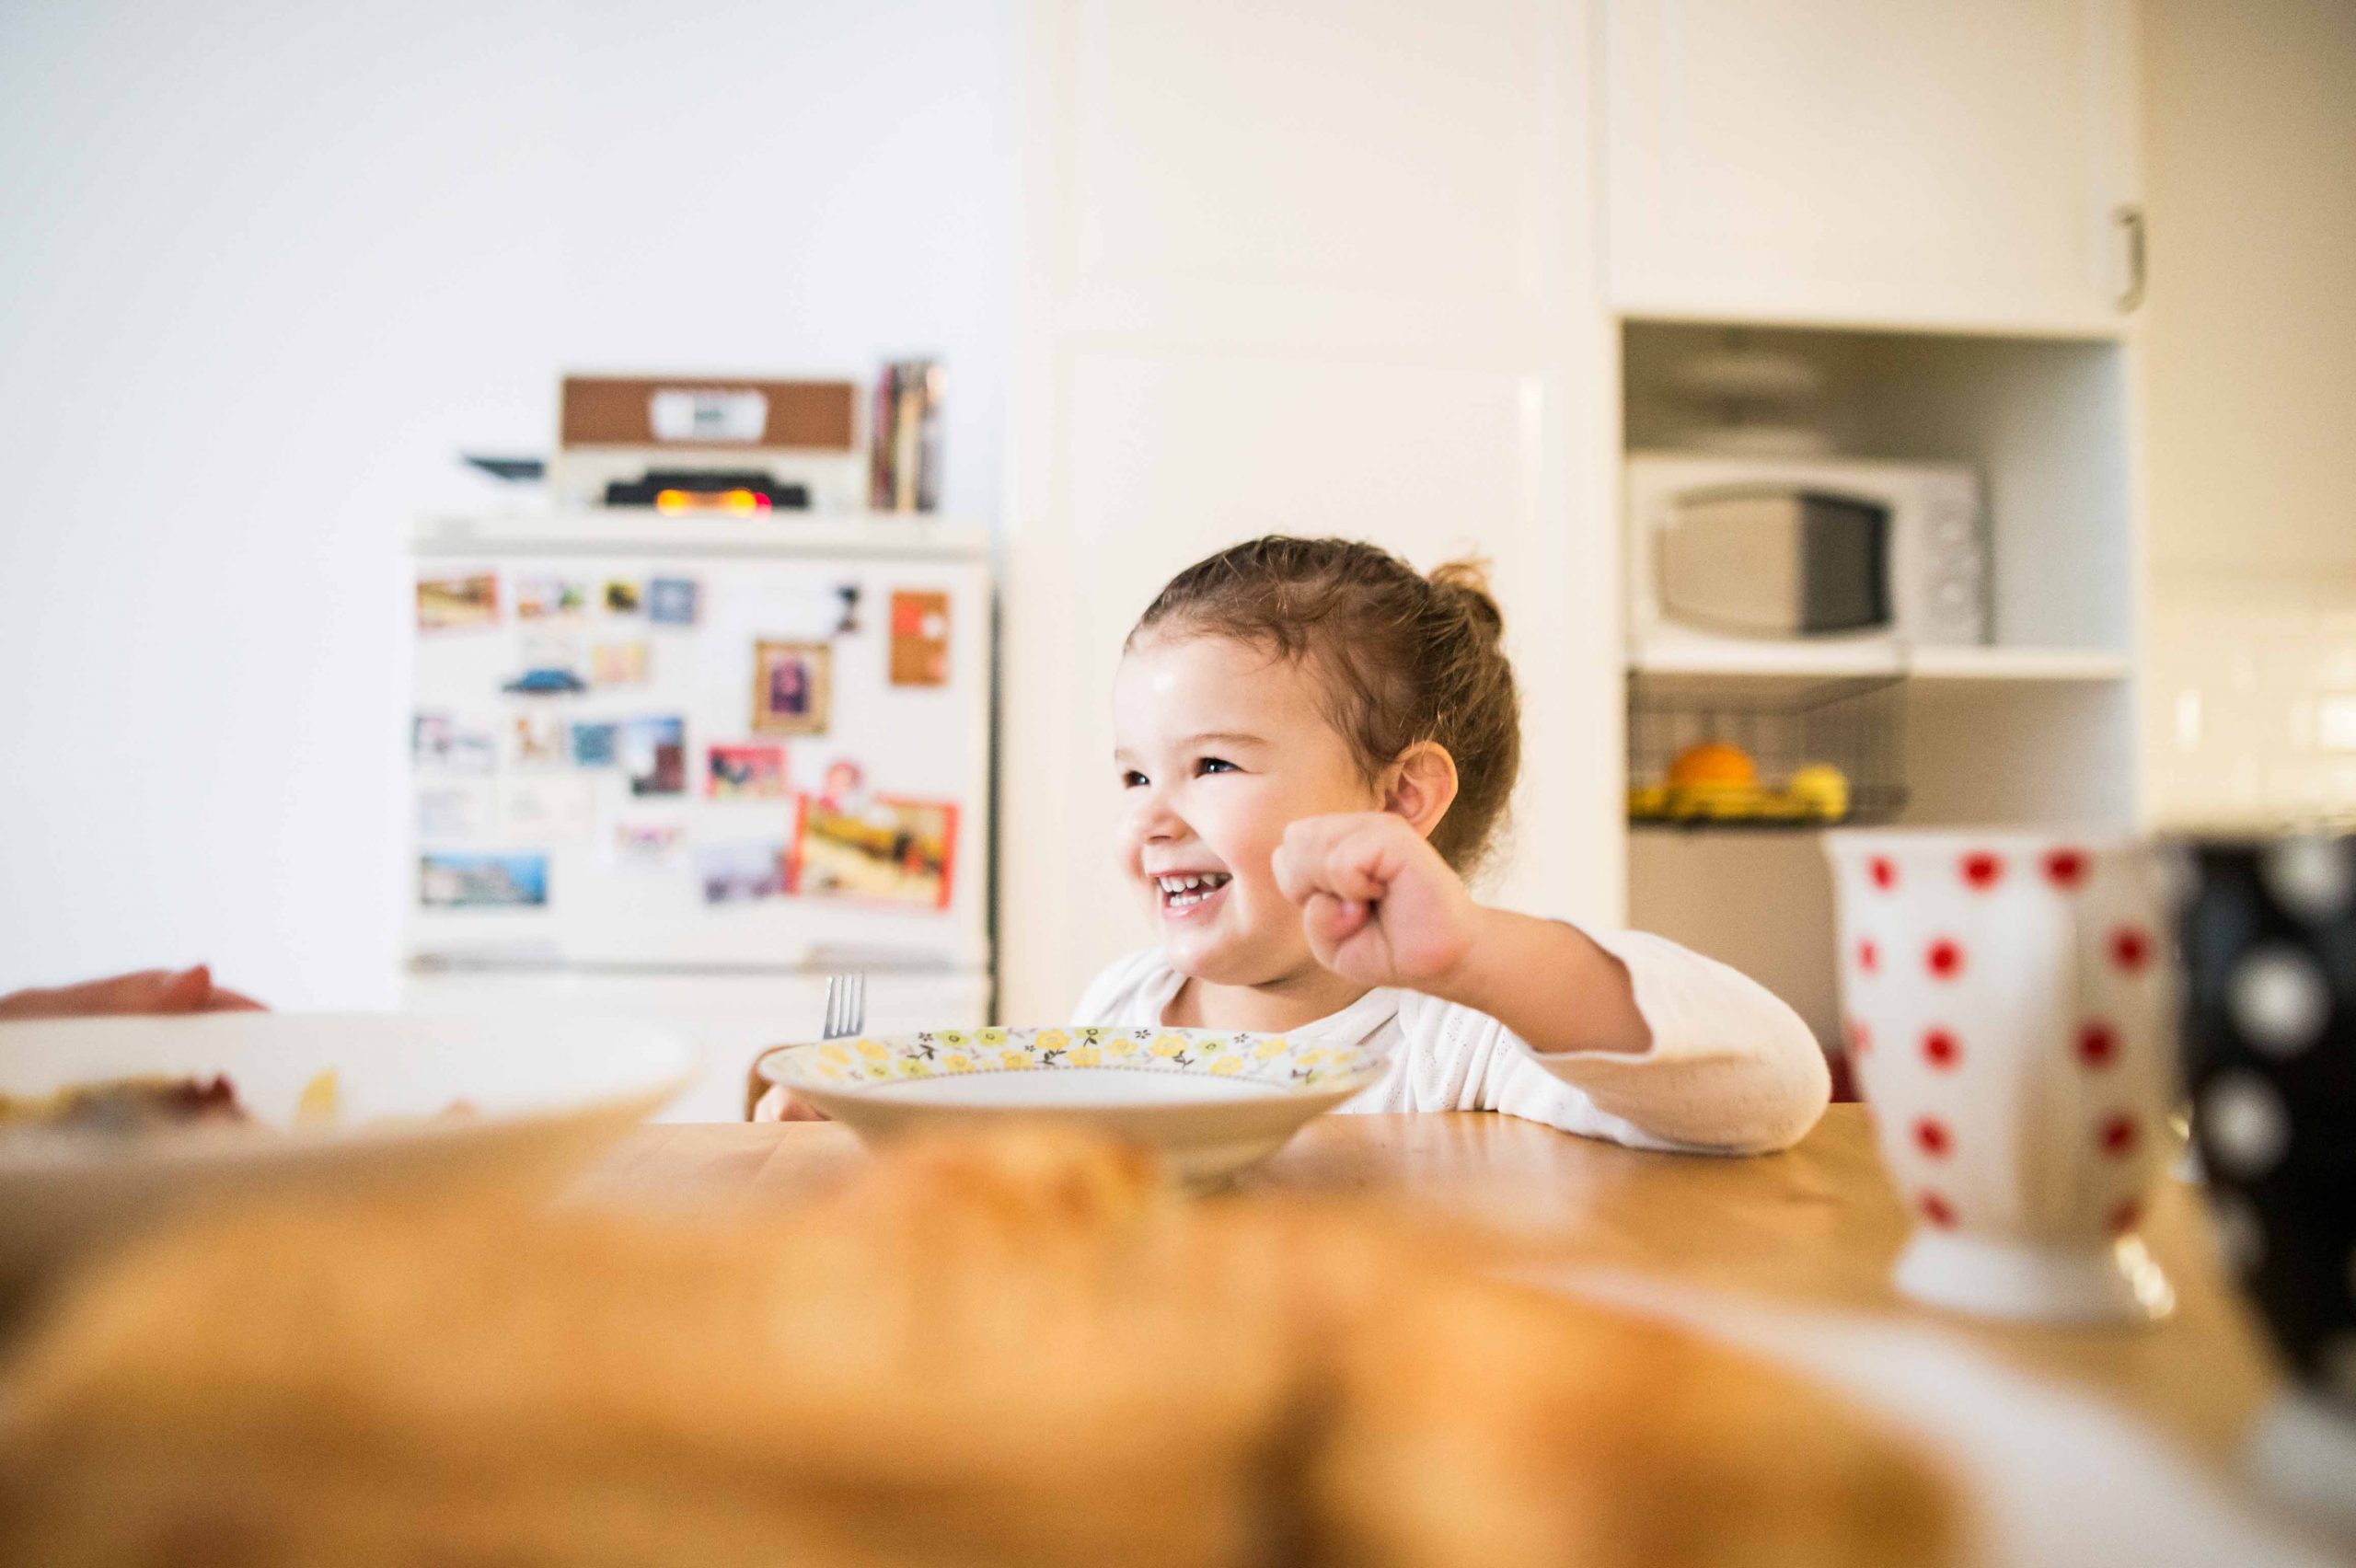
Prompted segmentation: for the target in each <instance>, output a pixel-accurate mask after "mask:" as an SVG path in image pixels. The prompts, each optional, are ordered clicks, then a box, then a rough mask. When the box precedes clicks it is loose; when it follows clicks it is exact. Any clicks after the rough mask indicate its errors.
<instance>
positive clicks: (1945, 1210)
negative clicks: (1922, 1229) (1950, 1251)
mask: <svg viewBox="0 0 2356 1568" xmlns="http://www.w3.org/2000/svg"><path fill="white" fill-rule="evenodd" d="M1914 1206H1915V1207H1916V1208H1918V1209H1920V1210H1922V1211H1923V1218H1924V1219H1927V1220H1929V1221H1930V1222H1931V1223H1932V1224H1933V1225H1935V1226H1937V1227H1938V1228H1940V1229H1942V1230H1951V1229H1953V1228H1955V1205H1953V1204H1951V1203H1949V1202H1947V1201H1946V1199H1945V1198H1943V1197H1941V1196H1939V1194H1938V1193H1923V1195H1922V1196H1920V1197H1918V1198H1916V1199H1915V1200H1914Z"/></svg>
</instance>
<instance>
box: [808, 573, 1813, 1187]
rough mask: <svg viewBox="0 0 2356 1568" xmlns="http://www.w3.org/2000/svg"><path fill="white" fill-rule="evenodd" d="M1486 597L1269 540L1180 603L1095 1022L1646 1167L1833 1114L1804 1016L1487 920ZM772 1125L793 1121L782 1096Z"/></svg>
mask: <svg viewBox="0 0 2356 1568" xmlns="http://www.w3.org/2000/svg"><path fill="white" fill-rule="evenodd" d="M1503 629H1504V622H1503V619H1502V617H1500V616H1499V614H1498V611H1497V606H1496V601H1494V600H1493V599H1492V598H1491V597H1490V596H1489V594H1488V593H1487V591H1486V589H1485V588H1484V586H1483V584H1482V581H1481V576H1480V573H1479V571H1478V570H1477V569H1475V568H1472V567H1470V566H1466V565H1461V564H1460V565H1451V566H1444V567H1442V568H1440V569H1439V570H1438V571H1435V572H1433V573H1432V574H1431V576H1430V577H1428V578H1426V577H1423V576H1420V575H1418V574H1417V573H1416V572H1415V571H1414V569H1413V568H1411V567H1409V566H1408V565H1407V564H1406V563H1405V562H1403V561H1402V560H1400V559H1397V558H1396V557H1394V556H1392V555H1389V554H1387V553H1385V552H1384V551H1382V550H1380V549H1377V548H1374V547H1373V546H1371V545H1364V544H1356V543H1352V542H1349V541H1346V540H1341V539H1295V538H1286V537H1280V536H1271V537H1267V538H1262V539H1254V540H1253V541H1251V542H1250V543H1248V544H1242V545H1237V546H1234V547H1233V548H1229V549H1225V550H1222V551H1220V552H1219V553H1218V554H1217V555H1215V556H1212V557H1210V558H1209V559H1207V560H1203V561H1199V562H1197V563H1196V564H1195V565H1194V566H1191V567H1188V568H1187V569H1186V570H1185V571H1182V572H1180V573H1179V574H1178V575H1177V576H1176V577H1174V578H1172V580H1171V582H1170V583H1169V585H1168V586H1166V587H1165V588H1163V589H1162V591H1161V594H1160V596H1159V597H1157V598H1156V599H1155V600H1154V601H1153V603H1152V605H1149V606H1148V608H1147V610H1146V612H1145V615H1144V617H1143V618H1141V619H1140V620H1139V621H1138V625H1137V628H1136V629H1135V630H1133V631H1132V632H1130V634H1129V640H1128V643H1127V645H1126V649H1125V651H1124V652H1123V656H1122V661H1121V666H1120V671H1119V674H1117V675H1116V676H1115V678H1114V687H1113V717H1114V739H1115V747H1114V768H1115V769H1116V772H1117V778H1118V781H1119V786H1120V789H1121V790H1122V791H1123V794H1124V797H1125V799H1126V803H1127V810H1126V814H1125V815H1124V817H1123V820H1122V826H1121V836H1120V848H1121V855H1122V859H1123V862H1124V864H1125V866H1126V870H1127V872H1128V876H1129V880H1130V881H1131V882H1133V883H1134V884H1135V886H1136V888H1137V890H1138V896H1140V897H1141V898H1143V899H1145V900H1146V901H1147V903H1148V905H1149V906H1150V909H1151V912H1152V915H1153V917H1154V920H1155V923H1156V926H1157V928H1158V929H1159V932H1160V935H1161V945H1159V946H1157V947H1153V948H1149V949H1147V950H1146V951H1142V952H1138V953H1135V954H1132V955H1131V956H1130V957H1128V958H1126V959H1123V960H1122V961H1120V962H1119V963H1115V964H1114V965H1113V966H1112V967H1111V968H1110V969H1107V970H1106V971H1105V972H1104V973H1103V974H1100V975H1098V976H1097V977H1096V979H1095V981H1094V982H1093V983H1092V984H1091V985H1090V986H1089V987H1088V989H1087V991H1086V992H1085V993H1084V994H1083V995H1082V996H1081V997H1080V1004H1079V1006H1078V1007H1077V1008H1076V1009H1073V1012H1072V1015H1071V1021H1073V1022H1076V1023H1082V1024H1109V1025H1121V1026H1128V1027H1135V1026H1138V1025H1161V1024H1168V1025H1176V1026H1188V1025H1192V1026H1196V1027H1202V1028H1209V1029H1221V1030H1261V1031H1268V1032H1281V1033H1286V1034H1291V1035H1294V1036H1296V1037H1298V1036H1301V1035H1311V1036H1314V1037H1321V1038H1325V1039H1330V1040H1333V1041H1335V1042H1337V1043H1338V1042H1344V1041H1349V1042H1362V1043H1367V1044H1369V1045H1370V1046H1372V1047H1374V1048H1375V1049H1377V1050H1379V1051H1383V1052H1387V1053H1388V1055H1389V1060H1390V1066H1389V1069H1388V1071H1386V1072H1385V1074H1384V1075H1383V1077H1382V1078H1380V1080H1379V1081H1378V1082H1376V1083H1375V1084H1374V1085H1372V1086H1371V1087H1369V1089H1367V1090H1365V1091H1364V1092H1363V1093H1361V1094H1359V1095H1358V1096H1357V1098H1356V1099H1354V1100H1352V1101H1350V1102H1349V1103H1348V1104H1346V1105H1345V1106H1344V1107H1343V1109H1344V1110H1345V1111H1506V1112H1510V1113H1514V1114H1515V1115H1519V1116H1526V1117H1529V1118H1530V1119H1531V1120H1533V1121H1539V1122H1544V1123H1547V1124H1551V1125H1553V1126H1556V1127H1561V1128H1564V1129H1565V1130H1567V1131H1570V1132H1575V1133H1584V1134H1587V1135H1588V1136H1595V1137H1605V1138H1611V1139H1615V1140H1617V1141H1619V1142H1621V1143H1625V1144H1634V1145H1636V1146H1638V1147H1646V1148H1668V1149H1692V1150H1710V1151H1716V1152H1724V1153H1749V1152H1755V1151H1761V1150H1766V1149H1773V1148H1781V1147H1784V1146H1786V1145H1788V1144H1790V1143H1792V1142H1794V1141H1795V1140H1796V1139H1797V1138H1798V1137H1799V1136H1800V1135H1802V1134H1803V1133H1805V1132H1807V1129H1808V1128H1809V1127H1810V1126H1811V1125H1813V1124H1815V1122H1816V1119H1817V1117H1818V1115H1819V1114H1820V1113H1822V1111H1823V1109H1824V1105H1825V1102H1826V1100H1827V1099H1828V1097H1829V1094H1830V1090H1831V1080H1830V1076H1829V1074H1828V1072H1827V1070H1826V1067H1825V1063H1824V1057H1823V1055H1822V1053H1821V1052H1819V1049H1818V1048H1817V1043H1816V1039H1815V1037H1814V1036H1813V1035H1812V1034H1811V1033H1810V1032H1808V1029H1807V1025H1806V1024H1804V1023H1802V1022H1801V1021H1800V1020H1799V1017H1798V1015H1796V1013H1794V1012H1793V1011H1792V1009H1790V1008H1788V1007H1786V1006H1784V1003H1782V1002H1781V1001H1779V1000H1777V999H1776V998H1775V997H1773V995H1771V994H1770V993H1769V992H1768V991H1767V990H1766V989H1765V988H1763V987H1762V986H1759V985H1757V984H1756V983H1754V982H1753V981H1751V980H1750V979H1747V978H1745V977H1744V976H1743V975H1741V974H1737V973H1736V972H1735V971H1734V970H1732V969H1729V968H1727V966H1726V965H1724V964H1721V963H1715V962H1714V961H1713V960H1710V959H1707V958H1703V957H1702V956H1701V955H1700V954H1698V953H1694V952H1691V951H1687V950H1686V949H1684V948H1681V947H1679V946H1678V945H1677V944H1676V943H1674V942H1670V941H1667V940H1663V939H1661V938H1658V937H1650V936H1645V935H1643V934H1641V933H1637V932H1621V933H1616V934H1604V933H1589V932H1585V931H1582V930H1580V929H1579V928H1577V927H1576V926H1572V925H1569V924H1567V923H1565V922H1563V921H1559V920H1546V919H1539V918H1535V917H1530V916H1527V915H1518V914H1514V913H1512V912H1510V911H1507V910H1503V909H1496V908H1492V907H1489V906H1487V905H1481V904H1477V903H1475V902H1473V900H1472V896H1471V894H1469V893H1468V892H1467V891H1466V889H1465V884H1464V878H1465V877H1466V876H1467V875H1468V874H1469V873H1471V872H1472V870H1474V869H1475V868H1476V867H1477V866H1478V865H1479V863H1480V861H1481V859H1482V856H1483V854H1484V851H1485V850H1486V849H1487V847H1488V846H1489V843H1490V840H1491V837H1492V836H1493V835H1494V833H1495V831H1496V825H1497V819H1498V817H1499V815H1500V813H1502V812H1503V811H1504V808H1505V803H1506V800H1507V796H1508V795H1510V794H1511V793H1512V790H1513V784H1514V777H1515V774H1516V773H1517V771H1518V770H1519V766H1520V751H1521V742H1520V705H1519V700H1518V698H1516V696H1515V691H1514V679H1513V672H1512V669H1511V668H1510V666H1509V665H1508V664H1507V662H1506V657H1505V652H1504V650H1503V648H1502V647H1501V645H1500V643H1501V637H1502V633H1503ZM763 1111H764V1113H767V1114H772V1115H773V1114H778V1113H780V1112H783V1113H788V1114H791V1109H790V1108H788V1107H787V1106H786V1105H785V1104H784V1103H783V1101H782V1093H781V1091H772V1093H771V1095H770V1096H769V1097H768V1099H766V1100H765V1101H764V1102H763Z"/></svg>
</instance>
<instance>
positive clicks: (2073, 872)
mask: <svg viewBox="0 0 2356 1568" xmlns="http://www.w3.org/2000/svg"><path fill="white" fill-rule="evenodd" d="M2045 880H2046V881H2047V882H2051V883H2052V884H2053V885H2054V886H2055V887H2058V888H2060V889H2061V891H2062V892H2064V893H2075V892H2076V891H2077V889H2078V884H2079V883H2081V882H2085V880H2086V857H2085V854H2084V853H2083V852H2082V851H2080V850H2076V849H2049V850H2047V851H2046V853H2045Z"/></svg>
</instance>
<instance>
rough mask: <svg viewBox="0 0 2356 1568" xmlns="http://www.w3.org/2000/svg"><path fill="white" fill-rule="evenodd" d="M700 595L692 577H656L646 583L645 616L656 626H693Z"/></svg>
mask: <svg viewBox="0 0 2356 1568" xmlns="http://www.w3.org/2000/svg"><path fill="white" fill-rule="evenodd" d="M702 596H703V595H702V591H701V589H700V588H699V586H698V585H697V582H696V580H695V579H694V578H692V577H657V578H655V579H654V580H653V582H649V583H647V585H646V618H647V619H648V620H651V621H653V623H654V624H655V625H657V626H693V625H695V624H696V612H697V610H698V608H699V601H700V600H701V598H702Z"/></svg>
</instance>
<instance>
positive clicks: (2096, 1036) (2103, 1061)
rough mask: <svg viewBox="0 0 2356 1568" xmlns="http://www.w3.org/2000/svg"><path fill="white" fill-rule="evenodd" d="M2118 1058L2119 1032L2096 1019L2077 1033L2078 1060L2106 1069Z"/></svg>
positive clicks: (2087, 1064)
mask: <svg viewBox="0 0 2356 1568" xmlns="http://www.w3.org/2000/svg"><path fill="white" fill-rule="evenodd" d="M2118 1057H2119V1032H2118V1031H2117V1030H2115V1029H2113V1028H2111V1027H2110V1025H2108V1024H2107V1023H2105V1022H2103V1021H2102V1020H2099V1019H2096V1020H2094V1021H2093V1022H2091V1023H2088V1024H2086V1025H2085V1026H2084V1027H2082V1028H2081V1029H2080V1030H2079V1031H2078V1060H2079V1061H2081V1062H2084V1063H2085V1065H2086V1066H2090V1067H2107V1066H2110V1064H2111V1063H2112V1062H2114V1061H2116V1060H2117V1059H2118Z"/></svg>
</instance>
